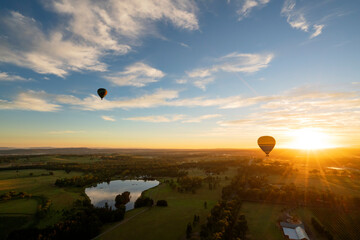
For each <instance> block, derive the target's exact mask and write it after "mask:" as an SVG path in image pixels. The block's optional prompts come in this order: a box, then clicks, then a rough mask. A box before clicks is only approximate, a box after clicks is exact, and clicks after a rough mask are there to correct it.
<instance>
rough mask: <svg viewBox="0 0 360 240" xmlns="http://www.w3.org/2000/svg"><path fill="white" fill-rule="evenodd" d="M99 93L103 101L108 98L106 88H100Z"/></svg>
mask: <svg viewBox="0 0 360 240" xmlns="http://www.w3.org/2000/svg"><path fill="white" fill-rule="evenodd" d="M97 93H98V94H99V96H100V97H101V100H102V99H103V98H104V97H105V96H106V94H107V91H106V89H105V88H99V89H98V90H97Z"/></svg>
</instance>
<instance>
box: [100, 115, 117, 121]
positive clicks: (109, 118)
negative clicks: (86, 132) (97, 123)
mask: <svg viewBox="0 0 360 240" xmlns="http://www.w3.org/2000/svg"><path fill="white" fill-rule="evenodd" d="M101 118H102V119H104V120H105V121H110V122H115V121H116V120H115V118H113V117H111V116H101Z"/></svg>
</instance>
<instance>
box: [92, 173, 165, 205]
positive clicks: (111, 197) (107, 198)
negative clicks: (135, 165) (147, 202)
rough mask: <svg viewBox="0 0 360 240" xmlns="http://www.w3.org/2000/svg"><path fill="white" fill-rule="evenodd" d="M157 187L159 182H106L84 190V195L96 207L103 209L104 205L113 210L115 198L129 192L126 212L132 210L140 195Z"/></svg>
mask: <svg viewBox="0 0 360 240" xmlns="http://www.w3.org/2000/svg"><path fill="white" fill-rule="evenodd" d="M157 185H159V181H144V180H115V181H111V182H110V183H109V184H108V183H106V182H103V183H99V184H98V185H97V186H96V187H90V188H86V189H85V193H86V195H88V196H89V198H90V200H91V203H92V204H93V205H94V206H96V207H104V206H105V203H106V202H107V203H108V204H109V207H110V206H111V207H112V208H115V197H116V195H118V194H121V193H123V192H125V191H129V192H130V202H128V203H127V204H126V205H125V207H126V211H128V210H130V209H133V208H134V203H135V201H136V199H137V198H138V197H140V195H141V193H142V192H143V191H145V190H147V189H149V188H152V187H155V186H157Z"/></svg>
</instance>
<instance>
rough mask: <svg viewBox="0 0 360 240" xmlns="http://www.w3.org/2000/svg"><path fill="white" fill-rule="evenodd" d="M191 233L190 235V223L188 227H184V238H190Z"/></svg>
mask: <svg viewBox="0 0 360 240" xmlns="http://www.w3.org/2000/svg"><path fill="white" fill-rule="evenodd" d="M191 233H192V227H191V223H188V225H187V227H186V238H187V239H189V238H190V237H191Z"/></svg>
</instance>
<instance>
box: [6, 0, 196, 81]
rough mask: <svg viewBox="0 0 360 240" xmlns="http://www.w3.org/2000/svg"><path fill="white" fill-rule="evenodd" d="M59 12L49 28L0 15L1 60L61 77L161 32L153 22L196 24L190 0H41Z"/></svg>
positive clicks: (95, 67)
mask: <svg viewBox="0 0 360 240" xmlns="http://www.w3.org/2000/svg"><path fill="white" fill-rule="evenodd" d="M43 4H44V5H45V6H46V8H47V9H49V10H51V11H53V12H55V13H56V14H57V17H59V20H60V21H59V26H58V27H56V28H55V29H52V30H50V31H48V30H45V29H44V27H43V26H42V24H41V23H40V22H38V21H36V20H35V19H33V18H30V17H27V16H24V15H22V14H21V13H19V12H16V11H11V12H8V13H6V14H3V16H1V17H0V24H1V28H2V33H3V34H5V35H6V36H7V37H6V38H0V62H5V63H10V64H15V65H17V66H20V67H24V68H30V69H32V70H33V71H35V72H37V73H40V74H54V75H56V76H59V77H65V76H66V75H67V74H69V72H71V71H84V70H87V71H106V70H107V65H106V64H105V63H103V62H102V57H103V56H105V55H107V54H115V55H122V54H126V53H128V52H129V51H131V49H132V47H133V46H138V45H139V44H140V43H141V38H142V37H143V36H145V35H149V34H150V35H153V36H159V34H158V33H157V30H156V27H155V23H157V22H159V21H167V22H169V23H171V24H173V25H174V26H176V27H177V28H179V29H187V30H189V31H193V30H197V29H198V28H199V26H198V20H197V17H196V11H197V7H196V5H195V3H194V2H193V1H191V0H184V1H171V0H163V1H162V2H161V4H159V2H158V1H156V0H124V1H113V0H105V1H90V0H74V1H73V0H71V1H70V0H58V1H57V0H52V1H47V2H43Z"/></svg>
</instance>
